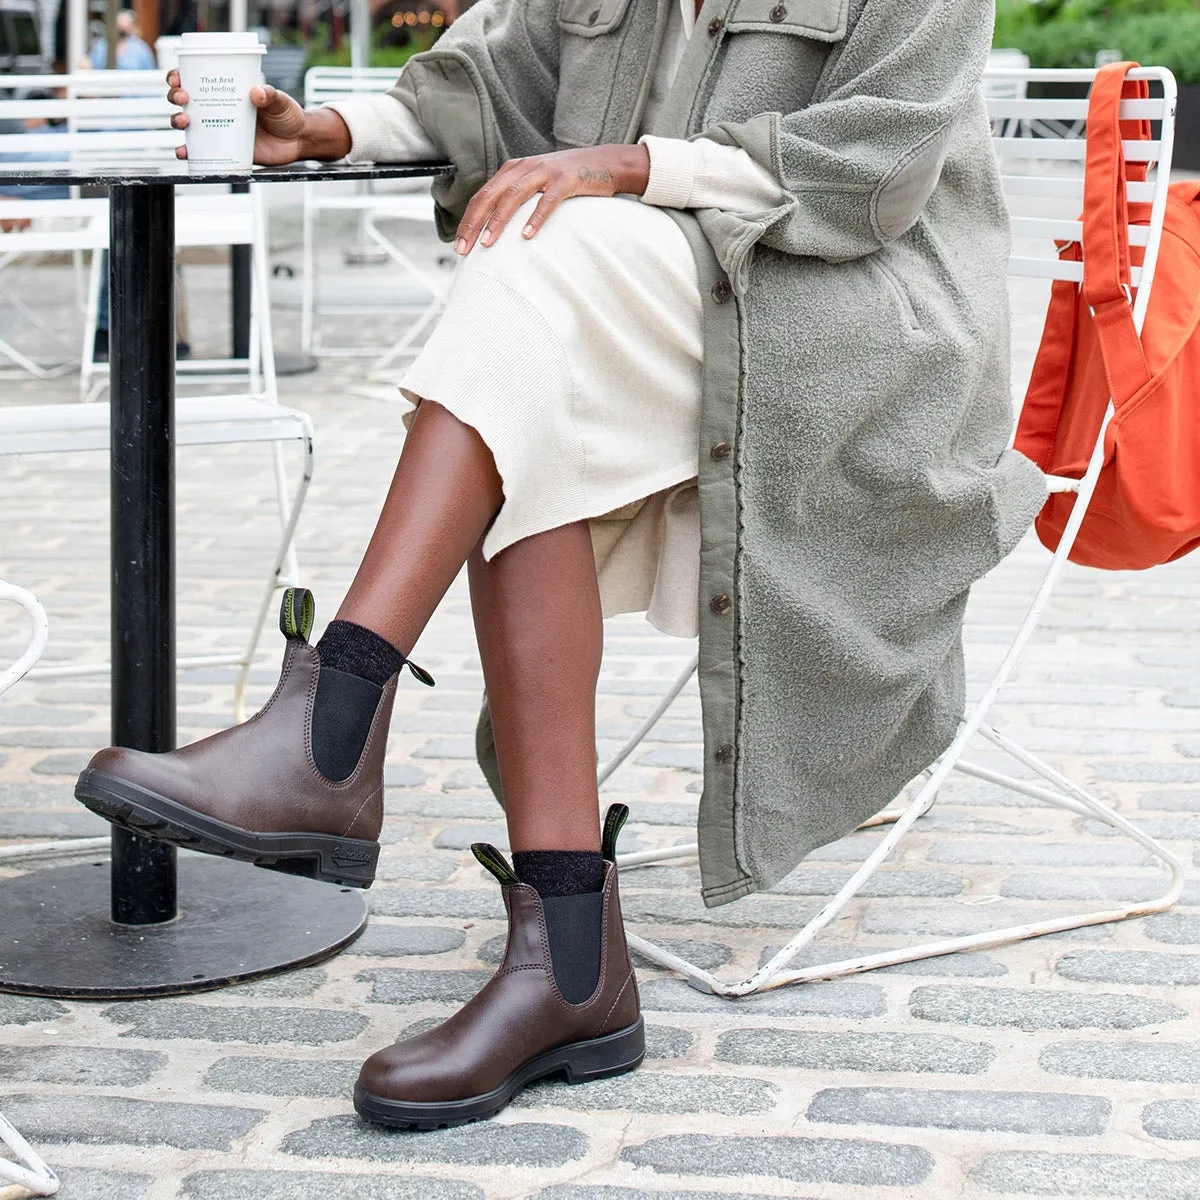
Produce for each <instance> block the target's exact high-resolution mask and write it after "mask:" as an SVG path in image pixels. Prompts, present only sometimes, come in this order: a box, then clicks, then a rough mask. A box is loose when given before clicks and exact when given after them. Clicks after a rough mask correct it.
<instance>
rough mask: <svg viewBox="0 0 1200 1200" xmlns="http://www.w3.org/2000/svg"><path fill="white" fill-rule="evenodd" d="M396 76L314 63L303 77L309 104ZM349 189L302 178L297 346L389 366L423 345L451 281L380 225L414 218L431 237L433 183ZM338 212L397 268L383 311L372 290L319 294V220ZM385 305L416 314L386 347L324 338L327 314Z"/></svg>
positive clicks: (380, 85) (385, 85) (383, 87)
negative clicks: (365, 297) (334, 296)
mask: <svg viewBox="0 0 1200 1200" xmlns="http://www.w3.org/2000/svg"><path fill="white" fill-rule="evenodd" d="M395 82H396V70H395V68H393V67H312V68H310V69H309V70H308V71H307V72H306V73H305V76H304V104H305V107H306V108H310V107H313V106H314V105H318V104H325V103H328V102H329V101H331V100H341V99H345V98H346V97H348V96H352V95H363V94H366V93H376V94H377V93H382V92H387V91H389V90H390V89H391V88H392V87H393V86H394V85H395ZM345 187H346V185H344V184H343V185H337V184H335V185H329V184H321V183H315V182H309V183H305V184H304V213H303V259H302V267H301V298H300V309H301V311H300V344H301V347H302V349H303V350H304V351H305V353H308V354H314V355H318V356H326V357H342V356H360V355H375V356H376V361H375V362H374V363H373V364H372V366H371V371H372V372H373V373H378V372H380V371H384V370H386V369H387V368H388V367H390V366H391V364H392V363H394V362H395V361H396V359H398V358H401V357H403V356H404V355H406V354H410V353H414V352H415V350H416V349H417V348H418V346H419V341H418V339H419V338H420V337H421V335H422V334H423V333H424V332H425V331H426V330H428V329H429V327H430V326H431V324H432V323H433V321H434V320H435V319H436V317H437V316H438V314H439V313H440V312H441V310H442V307H443V304H444V301H445V298H446V291H447V286H448V285H447V283H446V282H445V281H444V280H442V279H439V278H438V277H437V275H436V274H434V273H433V272H430V271H428V270H422V269H421V268H420V267H418V266H417V264H416V263H414V262H413V260H412V258H411V257H410V256H409V255H408V254H406V253H405V251H404V249H403V248H402V247H401V246H400V245H399V244H398V243H397V242H396V240H395V239H394V238H389V237H388V236H387V235H386V234H385V233H384V232H383V230H381V229H380V224H381V223H384V222H390V221H399V222H401V223H403V224H405V225H407V226H410V227H411V226H412V225H414V224H415V225H416V226H418V227H421V228H424V229H427V230H428V231H429V232H430V234H431V235H432V233H433V228H434V225H433V201H432V200H431V199H430V196H429V184H428V182H426V181H422V183H421V185H420V189H419V190H418V191H413V192H406V193H400V194H397V193H395V192H383V193H381V192H378V191H375V190H374V189H373V187H372V185H371V183H370V182H364V183H360V184H356V185H354V187H355V190H354V191H353V192H347V191H346V190H345ZM335 212H343V213H346V212H348V213H354V214H357V215H358V217H359V229H360V232H361V234H362V236H363V237H364V238H365V239H368V240H369V241H370V242H372V243H373V244H374V245H375V246H376V247H378V248H379V249H380V250H382V251H383V253H384V254H385V255H387V257H388V258H389V259H390V260H391V261H392V262H393V263H395V265H396V266H397V267H398V268H399V273H398V276H397V278H396V281H395V292H396V298H395V299H394V300H393V301H392V302H390V303H388V304H387V305H386V306H385V307H384V308H382V309H381V307H380V305H379V303H378V302H377V298H376V297H374V296H373V297H372V303H370V304H369V305H368V304H364V303H363V302H362V301H361V300H359V301H357V302H355V301H351V300H341V301H334V300H331V299H329V298H328V297H327V298H326V299H325V300H322V299H321V298H320V286H319V271H318V263H317V226H318V222H319V219H320V216H321V214H322V213H335ZM381 311H387V312H394V313H398V314H400V315H403V316H408V317H411V318H412V320H411V323H410V324H409V325H408V327H407V328H406V329H405V330H404V332H403V334H402V335H401V336H400V338H398V339H397V340H396V341H395V342H394V343H393V344H392V345H391V346H389V347H378V346H376V347H370V346H365V347H364V346H363V345H362V344H361V343H356V344H354V345H343V346H337V345H330V344H329V343H328V342H326V341H325V339H324V338H323V337H322V332H321V325H320V318H321V314H322V313H330V314H339V315H341V316H353V315H355V314H365V313H371V314H378V313H380V312H381Z"/></svg>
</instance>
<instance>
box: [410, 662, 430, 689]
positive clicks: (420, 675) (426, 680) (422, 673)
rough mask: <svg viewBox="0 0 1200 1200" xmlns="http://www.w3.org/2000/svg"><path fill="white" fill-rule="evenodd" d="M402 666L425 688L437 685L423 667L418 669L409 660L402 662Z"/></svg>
mask: <svg viewBox="0 0 1200 1200" xmlns="http://www.w3.org/2000/svg"><path fill="white" fill-rule="evenodd" d="M404 665H405V666H406V667H407V668H408V670H409V674H410V675H412V677H413V678H414V679H415V680H416V681H417V682H418V683H423V684H424V685H425V686H426V687H437V683H436V681H435V680H434V678H433V676H432V675H430V673H429V672H428V671H427V670H425V668H424V667H418V666H417V664H416V663H415V662H413V661H412V659H411V658H406V659H405V660H404Z"/></svg>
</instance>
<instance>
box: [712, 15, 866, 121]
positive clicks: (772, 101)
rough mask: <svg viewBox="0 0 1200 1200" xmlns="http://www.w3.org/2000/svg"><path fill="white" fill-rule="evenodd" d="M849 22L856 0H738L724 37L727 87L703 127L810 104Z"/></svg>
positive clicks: (723, 83)
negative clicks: (852, 0) (818, 81)
mask: <svg viewBox="0 0 1200 1200" xmlns="http://www.w3.org/2000/svg"><path fill="white" fill-rule="evenodd" d="M849 22H850V0H734V3H733V4H732V5H730V8H729V12H728V14H727V16H726V18H725V36H724V37H723V38H722V47H721V53H722V55H723V62H722V70H721V87H720V89H718V91H717V92H714V94H713V96H712V97H711V99H710V101H709V103H708V105H707V106H706V109H705V111H704V114H703V119H702V121H701V123H700V126H699V128H701V129H702V128H704V127H705V126H706V125H712V124H717V123H719V122H722V121H731V122H738V121H748V120H750V118H751V117H754V116H757V115H758V114H759V113H764V112H782V113H790V112H798V111H799V110H800V109H802V108H806V107H807V106H808V105H809V104H810V103H811V102H812V96H813V89H814V88H815V87H816V84H817V80H818V79H820V78H821V73H822V71H823V70H824V68H825V64H826V61H827V59H828V58H829V55H830V54H831V53H832V52H833V51H834V50H836V49H837V45H838V43H839V42H841V41H843V40H844V39H845V37H846V32H847V29H848V28H849ZM788 35H790V36H788ZM697 131H698V130H697Z"/></svg>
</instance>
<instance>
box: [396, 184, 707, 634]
mask: <svg viewBox="0 0 1200 1200" xmlns="http://www.w3.org/2000/svg"><path fill="white" fill-rule="evenodd" d="M534 203H535V201H530V202H529V203H528V204H527V205H526V206H525V207H524V208H523V209H521V210H520V211H519V212H518V213H517V215H516V216H515V217H514V218H513V219H512V221H511V222H510V223H509V225H508V227H507V228H506V229H505V231H504V233H503V234H502V235H501V237H500V239H499V240H498V241H497V242H496V243H495V244H494V245H493V246H490V247H483V246H476V248H475V249H474V250H472V251H471V253H470V254H469V255H467V257H466V258H465V259H464V260H463V261H462V262H461V263H460V265H459V267H458V270H457V272H456V274H455V278H454V281H453V283H452V285H451V288H450V294H449V298H448V301H447V305H446V311H445V313H444V315H443V316H442V318H441V320H440V321H439V322H438V324H437V326H436V327H435V329H434V330H433V333H432V334H431V335H430V338H429V340H428V342H427V343H426V344H425V346H424V348H423V349H422V350H421V352H420V354H419V355H418V356H417V358H416V360H415V361H414V362H413V364H412V366H411V367H410V368H409V370H408V371H407V372H406V373H405V376H404V378H403V380H402V382H401V387H402V390H403V392H404V394H405V396H406V397H407V398H408V399H409V400H411V401H412V402H413V403H414V404H417V403H419V402H420V400H421V399H422V398H423V399H427V400H433V401H436V402H437V403H438V404H441V405H442V406H443V407H445V408H447V409H448V410H449V411H450V412H451V413H453V414H454V415H455V416H456V417H457V418H458V419H459V420H460V421H462V422H464V423H465V424H467V425H470V426H471V427H472V428H474V429H476V430H477V431H478V432H479V434H480V436H481V437H482V438H483V440H484V442H486V443H487V446H488V448H489V449H490V450H491V451H492V454H493V456H494V457H495V460H496V467H497V470H498V471H499V473H500V477H501V479H502V480H503V484H504V503H503V505H502V506H501V509H500V512H499V513H498V514H497V517H496V520H495V522H494V523H493V525H492V527H491V529H490V530H489V531H488V534H487V536H486V538H485V539H484V544H483V552H484V556H485V558H489V559H490V558H491V557H493V556H494V555H496V554H498V553H499V552H500V551H501V550H503V549H504V548H505V547H507V546H511V545H512V544H513V543H514V542H518V541H520V540H521V539H522V538H527V537H531V536H532V535H533V534H536V533H543V532H545V531H546V530H548V529H554V528H556V527H558V526H560V525H566V524H569V523H571V522H573V521H579V520H589V521H590V522H591V530H592V545H593V548H594V550H595V554H596V569H597V575H598V578H599V582H600V595H601V601H602V603H603V606H604V614H605V616H612V615H614V614H616V613H621V612H643V611H644V612H645V613H646V614H647V618H648V619H649V620H650V621H651V623H652V624H654V625H655V626H656V627H657V628H659V629H661V630H662V631H663V632H665V633H671V634H676V635H678V636H681V637H691V636H695V633H696V624H697V613H696V604H697V595H698V589H699V569H700V566H699V555H700V510H699V499H698V495H697V492H696V486H695V477H696V470H697V448H698V445H699V420H700V366H701V356H702V352H703V340H702V336H701V302H700V292H699V287H698V285H697V281H696V269H695V264H694V259H693V257H692V252H691V249H690V248H689V246H688V244H687V240H686V239H685V238H684V235H683V233H682V231H681V230H680V229H679V227H678V226H677V225H676V224H675V222H674V221H673V220H672V219H671V218H670V217H669V216H667V215H666V213H664V212H662V211H661V210H659V209H656V208H653V207H651V206H649V205H646V204H642V203H641V202H639V201H637V200H633V199H629V198H625V197H616V198H613V199H607V198H600V197H588V196H580V197H576V198H574V199H571V200H567V201H566V202H565V203H564V204H563V205H562V206H561V207H560V208H559V209H558V210H557V211H556V212H555V213H554V214H553V215H552V216H551V217H550V219H549V220H548V221H547V222H546V224H545V226H544V227H543V228H542V230H541V232H540V233H539V234H538V235H537V236H536V237H534V238H531V239H529V240H526V239H524V238H522V237H521V236H520V230H521V229H522V228H523V227H524V224H525V220H526V218H527V216H528V214H529V213H530V212H532V210H533V207H534Z"/></svg>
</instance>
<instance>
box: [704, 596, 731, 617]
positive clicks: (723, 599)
mask: <svg viewBox="0 0 1200 1200" xmlns="http://www.w3.org/2000/svg"><path fill="white" fill-rule="evenodd" d="M708 607H709V608H711V609H712V610H713V612H715V613H716V614H717V615H718V616H720V615H721V614H722V613H727V612H728V611H729V610H730V609H731V608H732V607H733V601H732V600H730V598H729V597H728V596H727V595H725V593H724V592H721V593H720V594H719V595H716V596H714V597H713V598H712V599H711V600H710V601H709V602H708Z"/></svg>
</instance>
